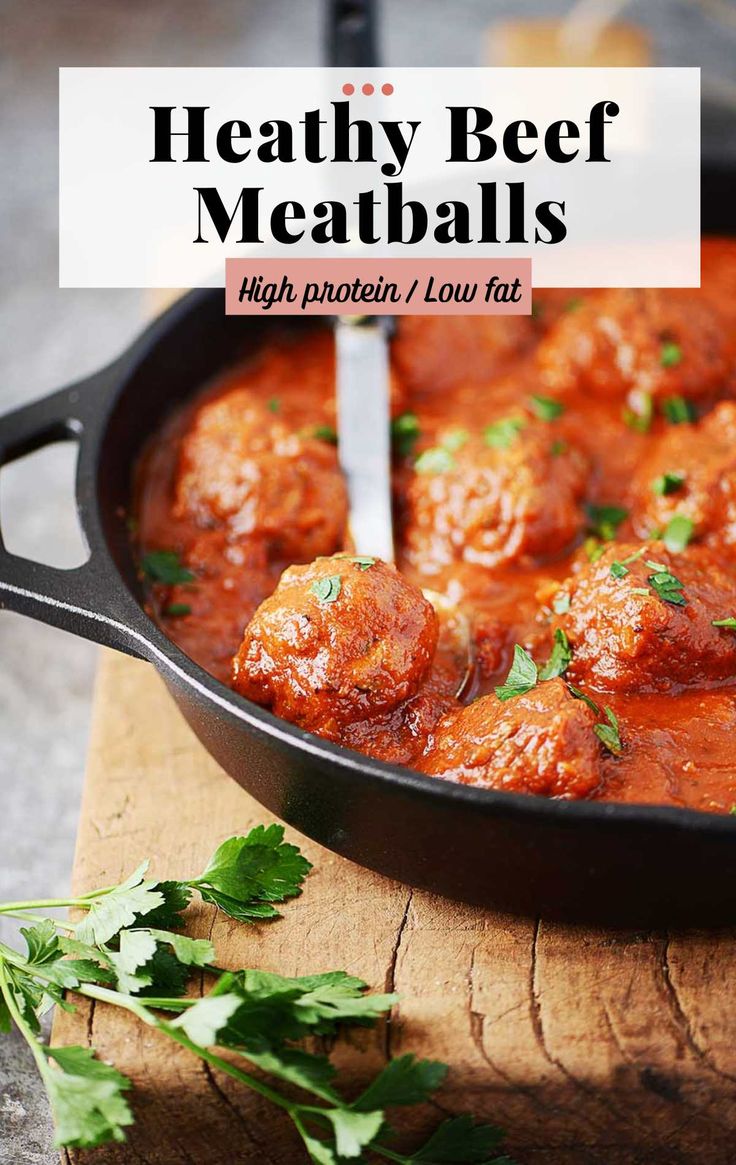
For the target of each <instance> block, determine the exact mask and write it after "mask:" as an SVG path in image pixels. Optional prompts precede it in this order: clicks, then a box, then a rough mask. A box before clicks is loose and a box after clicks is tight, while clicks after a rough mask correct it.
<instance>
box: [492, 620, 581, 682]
mask: <svg viewBox="0 0 736 1165" xmlns="http://www.w3.org/2000/svg"><path fill="white" fill-rule="evenodd" d="M571 659H572V648H571V647H570V642H569V640H568V638H567V635H566V634H565V632H564V631H563V630H562V628H561V627H558V628H557V630H556V631H555V640H554V643H553V645H552V654H551V655H550V657H549V659H548V660H547V662H546V664H545V665H544V667H543V668H542V670H541V671H540V673H539V678H540V680H553V679H555V677H556V676H564V674H565V672H566V671H567V668H568V665H569V663H570V660H571ZM507 682H508V681H507Z"/></svg>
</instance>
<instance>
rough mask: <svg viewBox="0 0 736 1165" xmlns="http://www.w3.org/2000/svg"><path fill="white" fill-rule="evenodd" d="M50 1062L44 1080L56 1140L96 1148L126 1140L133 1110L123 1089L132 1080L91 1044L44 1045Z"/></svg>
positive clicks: (58, 1142)
mask: <svg viewBox="0 0 736 1165" xmlns="http://www.w3.org/2000/svg"><path fill="white" fill-rule="evenodd" d="M43 1050H44V1052H45V1054H46V1056H47V1057H48V1059H49V1060H52V1061H54V1062H55V1063H56V1064H57V1065H58V1068H59V1069H60V1070H55V1069H53V1068H52V1067H50V1066H49V1068H48V1069H47V1070H46V1072H45V1073H44V1083H45V1085H46V1090H47V1092H48V1095H49V1100H50V1101H51V1109H52V1112H53V1115H54V1124H55V1125H56V1137H55V1141H54V1143H55V1144H56V1145H57V1146H61V1145H66V1146H68V1147H70V1148H76V1149H92V1148H94V1147H95V1146H96V1145H103V1144H105V1143H106V1142H107V1141H117V1142H120V1141H124V1140H125V1132H124V1130H125V1128H126V1127H127V1126H128V1125H131V1124H132V1123H133V1114H132V1113H131V1111H130V1108H129V1106H128V1102H127V1101H126V1099H125V1097H124V1096H123V1093H124V1092H125V1091H126V1090H127V1089H128V1088H130V1080H128V1078H127V1077H126V1076H123V1074H122V1073H121V1072H118V1071H117V1069H115V1068H111V1067H110V1066H109V1065H108V1064H103V1063H102V1061H101V1060H97V1059H96V1058H95V1055H94V1052H93V1051H92V1050H91V1049H90V1048H79V1047H70V1048H44V1049H43Z"/></svg>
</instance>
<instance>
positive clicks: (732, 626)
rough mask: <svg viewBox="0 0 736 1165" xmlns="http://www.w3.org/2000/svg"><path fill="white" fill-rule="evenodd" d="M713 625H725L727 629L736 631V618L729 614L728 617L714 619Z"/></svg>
mask: <svg viewBox="0 0 736 1165" xmlns="http://www.w3.org/2000/svg"><path fill="white" fill-rule="evenodd" d="M711 626H713V627H724V628H725V629H726V630H727V631H736V619H734V617H733V615H729V617H728V618H727V619H713V621H712V624H711Z"/></svg>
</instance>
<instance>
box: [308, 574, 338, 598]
mask: <svg viewBox="0 0 736 1165" xmlns="http://www.w3.org/2000/svg"><path fill="white" fill-rule="evenodd" d="M341 588H342V582H341V581H340V576H339V575H337V574H333V575H330V577H329V578H316V579H315V580H314V582H313V583H312V585H311V587H310V588H309V589H310V591H311V592H312V594H313V595H316V596H317V598H318V599H319V601H320V603H334V601H335V599H336V598H337V596H338V595H339V594H340V590H341Z"/></svg>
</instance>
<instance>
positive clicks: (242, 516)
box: [175, 389, 347, 561]
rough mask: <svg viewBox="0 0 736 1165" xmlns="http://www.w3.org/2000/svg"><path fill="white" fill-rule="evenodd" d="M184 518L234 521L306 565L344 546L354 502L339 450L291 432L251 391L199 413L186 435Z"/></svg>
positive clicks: (181, 479)
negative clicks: (350, 501)
mask: <svg viewBox="0 0 736 1165" xmlns="http://www.w3.org/2000/svg"><path fill="white" fill-rule="evenodd" d="M175 514H176V516H179V517H181V516H184V515H189V516H191V517H193V518H194V519H195V520H196V521H197V522H198V523H199V524H200V525H201V526H203V527H212V526H218V525H221V524H226V525H227V527H228V530H229V532H230V534H231V535H232V536H233V537H234V538H248V539H255V540H262V541H263V542H265V543H266V544H267V546H268V548H269V552H271V553H273V555H274V556H277V557H282V558H286V559H290V560H292V561H304V560H309V559H312V558H314V557H315V556H316V555H318V554H330V553H332V552H333V551H334V550H336V549H337V548H338V547H339V546H340V545H341V544H342V541H343V538H344V534H345V526H346V521H347V497H346V491H345V484H344V482H343V479H342V476H341V474H340V470H339V468H338V463H337V454H336V451H335V448H334V446H333V445H331V444H329V443H328V442H326V441H322V440H319V439H317V438H315V437H313V436H303V435H300V434H299V433H296V432H292V431H290V430H289V429H288V428H287V427H286V426H285V425H284V424H283V422H281V421H279V420H278V419H277V418H275V417H274V416H273V414H272V413H270V412H269V410H268V408H267V406H266V405H265V404H263V403H261V402H260V401H258V400H256V398H255V397H253V395H252V394H251V393H250V392H249V391H248V390H247V389H235V390H233V391H231V392H228V393H226V394H224V395H223V396H220V397H217V398H215V399H214V400H210V401H208V402H206V403H205V404H203V405H201V407H200V408H199V409H198V410H197V412H196V414H195V417H194V421H193V423H192V425H191V427H190V429H189V431H188V432H187V433H186V435H185V436H184V439H183V441H182V444H181V452H180V456H179V466H178V474H177V480H176V506H175Z"/></svg>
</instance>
